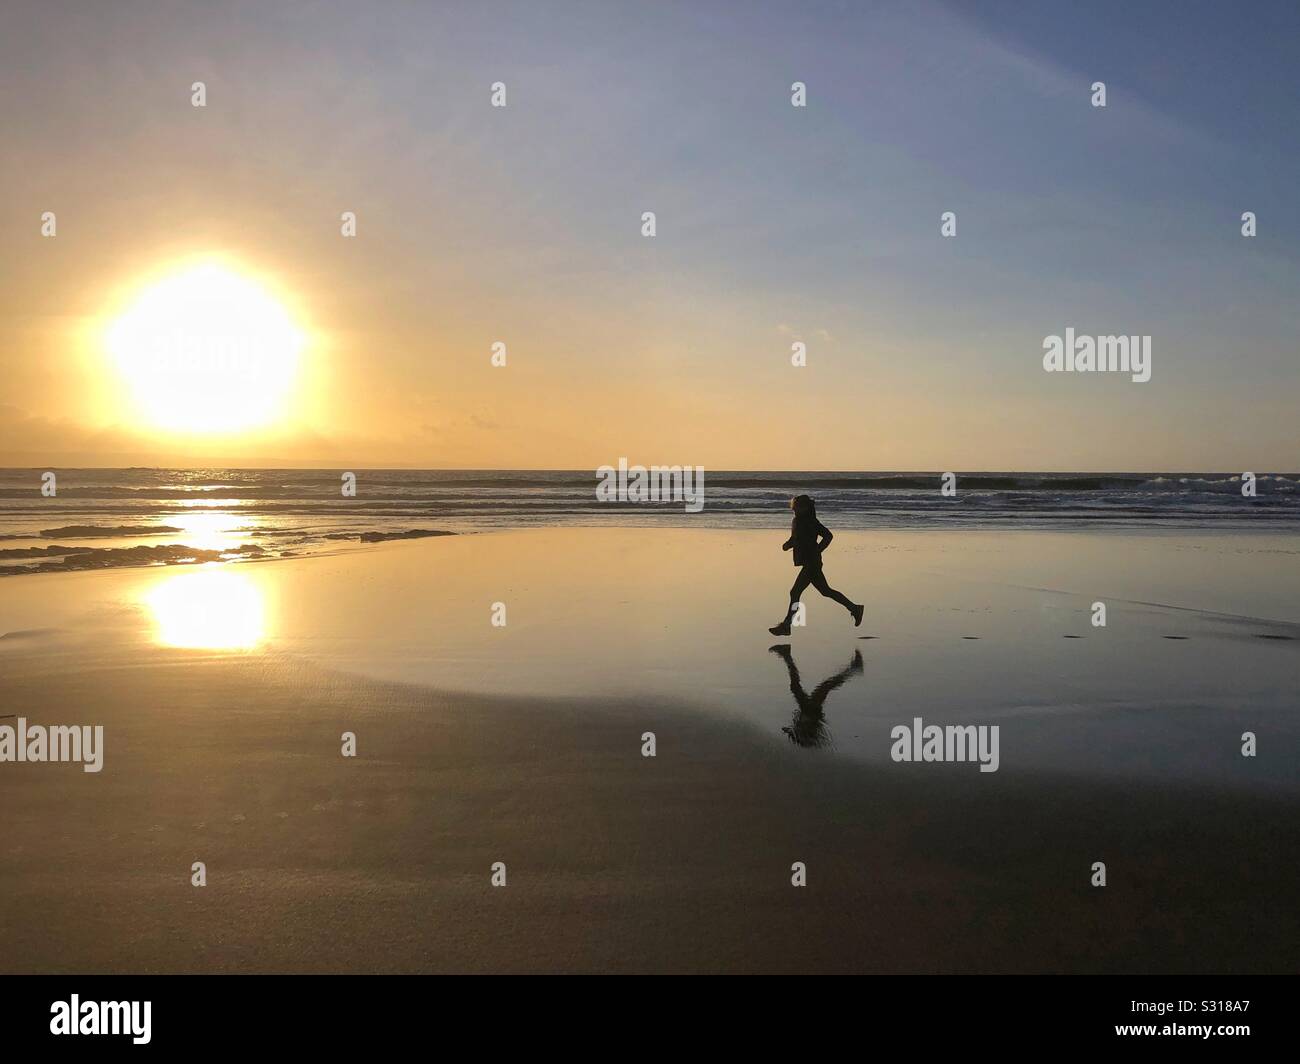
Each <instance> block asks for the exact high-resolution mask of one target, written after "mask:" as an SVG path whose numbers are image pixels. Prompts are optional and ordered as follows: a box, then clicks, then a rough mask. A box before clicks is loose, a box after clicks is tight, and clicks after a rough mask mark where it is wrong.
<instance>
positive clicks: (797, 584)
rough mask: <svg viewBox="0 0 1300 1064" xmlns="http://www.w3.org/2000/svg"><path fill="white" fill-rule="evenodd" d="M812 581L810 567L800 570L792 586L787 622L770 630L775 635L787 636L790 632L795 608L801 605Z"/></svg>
mask: <svg viewBox="0 0 1300 1064" xmlns="http://www.w3.org/2000/svg"><path fill="white" fill-rule="evenodd" d="M811 581H812V574H811V573H810V572H809V571H808V566H806V565H805V566H804V567H803V568H802V569H800V570H799V575H798V576H796V577H795V578H794V583H793V584H791V585H790V608H789V609H788V610H786V611H785V620H783V621H782V622H781V623H780V624H778V625H777V626H776V627H775V628H771V629H768V630H769V631H770V632H771V633H772V634H773V635H776V634H778V633H780V632H782V631H784V632H785V633H786V634H787V635H788V634H789V631H790V619H791V618H792V617H793V616H794V610H795V607H796V606H798V605H799V596H800V595H802V594H803V593H804V589H805V588H806V587H807V586H808V584H809V583H810V582H811Z"/></svg>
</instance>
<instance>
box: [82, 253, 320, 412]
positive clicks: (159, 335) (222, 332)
mask: <svg viewBox="0 0 1300 1064" xmlns="http://www.w3.org/2000/svg"><path fill="white" fill-rule="evenodd" d="M107 346H108V352H109V354H110V355H111V356H112V358H113V361H114V363H115V364H116V366H117V369H118V371H119V372H120V373H121V375H122V378H123V380H124V382H125V383H126V385H127V387H128V389H129V391H130V394H131V397H132V399H133V400H134V402H135V405H136V408H137V411H138V413H139V415H140V416H141V417H142V418H144V419H145V420H147V421H148V422H149V423H150V424H152V425H153V426H155V427H157V428H162V429H168V430H171V431H175V432H187V433H219V432H234V431H238V430H241V429H247V428H253V427H255V426H261V425H266V424H267V423H269V422H271V421H274V420H275V419H276V418H277V417H279V416H280V415H281V414H282V412H283V411H284V408H285V405H286V403H287V401H288V398H289V395H290V392H291V389H292V387H293V384H294V380H295V378H296V377H297V373H298V361H299V354H300V352H301V350H302V346H303V336H302V333H301V332H299V330H298V328H297V327H296V326H295V324H294V322H293V320H292V319H291V318H290V316H289V314H288V312H287V311H286V310H285V309H284V307H283V306H281V305H280V303H279V302H277V301H276V299H275V298H274V297H273V296H272V295H271V294H270V293H269V292H267V291H266V289H265V288H263V287H262V286H261V285H260V284H258V283H257V282H256V281H254V280H251V279H250V278H248V277H245V276H242V275H240V274H238V273H235V272H234V271H232V270H230V269H228V268H227V267H225V266H222V265H217V264H213V263H207V264H203V265H199V266H193V267H189V268H186V269H183V270H181V271H180V272H178V273H174V274H172V275H170V276H168V277H166V278H164V279H163V280H160V281H157V282H155V283H154V284H152V285H150V286H149V287H148V288H146V289H144V291H142V292H141V293H140V294H139V295H138V296H137V297H136V298H135V299H134V300H133V301H132V302H131V303H130V305H129V306H128V307H127V308H126V310H125V311H124V312H123V313H122V314H121V315H120V316H119V317H118V318H117V319H116V320H115V321H114V322H113V323H112V325H110V326H109V329H108V334H107Z"/></svg>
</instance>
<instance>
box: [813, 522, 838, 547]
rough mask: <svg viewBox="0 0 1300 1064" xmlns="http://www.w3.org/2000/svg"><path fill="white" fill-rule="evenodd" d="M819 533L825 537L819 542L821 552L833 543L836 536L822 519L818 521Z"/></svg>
mask: <svg viewBox="0 0 1300 1064" xmlns="http://www.w3.org/2000/svg"><path fill="white" fill-rule="evenodd" d="M817 535H818V536H821V537H823V538H822V540H821V542H820V543H818V544H817V553H818V554H821V553H823V552H825V550H826V548H827V547H829V546H830V545H831V540H833V539H834V538H835V536H834V534H833V533H832V532H831V530H830V529H829V528H827V527H826V526H825V525H823V524H822V523H821V522H820V521H819V522H818V523H817Z"/></svg>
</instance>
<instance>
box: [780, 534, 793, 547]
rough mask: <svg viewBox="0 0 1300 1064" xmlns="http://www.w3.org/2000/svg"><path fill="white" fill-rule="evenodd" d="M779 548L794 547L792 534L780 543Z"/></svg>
mask: <svg viewBox="0 0 1300 1064" xmlns="http://www.w3.org/2000/svg"><path fill="white" fill-rule="evenodd" d="M781 549H782V550H793V549H794V536H791V537H790V538H789V539H787V540H786V541H785V542H784V543H782V544H781Z"/></svg>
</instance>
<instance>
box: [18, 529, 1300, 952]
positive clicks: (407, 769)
mask: <svg viewBox="0 0 1300 1064" xmlns="http://www.w3.org/2000/svg"><path fill="white" fill-rule="evenodd" d="M963 536H964V538H963ZM561 542H562V543H563V549H561V547H560V544H561ZM777 544H778V545H779V540H777ZM772 551H773V535H772V534H771V533H761V532H742V533H727V532H720V531H714V530H706V531H698V532H697V531H690V530H654V531H652V530H647V529H566V530H548V531H537V532H520V533H509V532H503V533H490V534H481V535H467V536H458V537H448V538H445V539H437V540H423V541H415V542H410V543H397V544H383V545H381V546H377V547H374V548H369V549H362V550H353V551H349V552H344V553H340V554H337V555H334V556H331V557H324V558H311V559H302V560H286V561H277V562H269V563H261V564H240V565H224V566H221V565H217V566H202V567H192V568H183V567H175V568H168V569H156V568H155V569H135V570H119V571H114V572H104V573H74V574H68V575H66V576H64V575H44V574H42V575H33V576H23V577H14V578H10V579H7V580H5V581H4V582H3V585H0V658H2V659H3V668H2V670H0V699H2V701H3V710H2V711H3V712H6V713H13V714H15V715H22V716H24V717H25V718H26V719H27V720H29V721H31V722H32V723H45V724H95V725H102V726H103V728H104V736H105V739H104V763H103V768H102V771H100V772H98V773H87V772H83V771H82V769H81V767H79V766H77V765H75V764H6V765H4V766H3V771H0V801H3V803H4V808H5V810H6V830H5V833H4V836H3V841H2V842H0V851H2V852H3V861H0V900H2V901H3V903H4V904H3V906H2V907H0V967H2V968H3V970H5V971H7V972H33V971H44V972H74V971H80V972H117V971H140V972H229V971H259V972H325V971H367V972H415V971H455V972H479V971H481V972H487V971H573V972H589V971H619V972H660V971H678V972H691V971H738V972H778V971H779V972H786V971H908V972H936V971H944V972H948V971H963V972H969V971H979V972H1011V971H1029V972H1054V971H1072V972H1073V971H1079V972H1084V971H1102V970H1106V971H1131V972H1148V971H1156V972H1175V971H1192V972H1196V971H1220V972H1234V971H1290V970H1294V967H1295V963H1296V960H1297V956H1296V947H1295V943H1296V941H1298V940H1300V935H1297V931H1298V930H1300V928H1298V927H1297V917H1296V915H1295V907H1294V899H1295V897H1296V896H1297V888H1300V869H1298V868H1297V866H1296V863H1295V861H1294V855H1295V853H1296V847H1297V843H1298V842H1300V838H1298V836H1300V818H1298V817H1297V815H1296V814H1297V809H1298V808H1300V786H1298V785H1297V779H1296V774H1295V771H1294V766H1295V764H1296V763H1297V762H1296V757H1297V753H1300V742H1298V733H1297V728H1296V725H1295V721H1294V693H1295V690H1296V684H1295V680H1296V679H1297V678H1300V667H1298V663H1300V657H1297V654H1298V652H1300V642H1297V640H1296V636H1297V635H1298V634H1300V631H1298V629H1300V617H1298V616H1296V615H1295V606H1294V604H1295V603H1296V602H1297V601H1300V597H1298V596H1297V595H1296V593H1295V592H1296V588H1295V586H1294V583H1295V580H1296V573H1295V570H1296V567H1295V566H1294V548H1293V546H1292V545H1291V544H1289V543H1287V542H1286V541H1285V540H1284V539H1282V538H1281V537H1270V536H1264V535H1259V536H1252V535H1249V534H1247V535H1241V534H1238V535H1216V534H1213V533H1202V534H1183V535H1177V536H1175V535H1146V536H1143V535H1133V536H1123V535H1118V534H1105V535H1095V534H1089V533H1083V532H1080V533H1061V534H1047V533H1026V534H1023V535H1021V534H1005V533H964V534H951V533H940V532H935V533H926V532H915V533H906V532H891V533H879V534H876V533H845V534H843V535H842V536H839V537H837V538H836V543H835V546H834V548H833V552H834V560H833V562H832V561H831V560H830V556H829V555H828V563H827V564H828V573H829V574H830V575H831V576H832V579H833V581H834V582H835V583H836V584H837V585H838V586H844V587H846V588H847V587H853V588H855V589H861V591H862V597H863V599H864V600H865V601H866V602H867V603H868V615H867V621H866V622H865V623H864V626H863V628H862V629H861V630H855V629H853V628H852V627H851V625H850V624H849V623H848V622H847V621H846V620H845V619H844V618H843V616H842V614H840V615H838V616H837V615H834V614H832V613H831V612H830V607H829V606H828V605H827V604H824V603H821V602H817V601H813V602H811V603H810V617H809V624H808V626H807V628H805V629H802V630H800V629H796V630H795V633H794V634H793V636H792V637H791V638H790V639H789V640H786V641H783V642H785V643H787V644H788V645H789V648H790V649H789V652H788V653H789V657H790V659H791V660H792V661H793V662H794V663H795V665H796V671H797V673H798V674H799V676H800V680H799V684H800V686H801V687H802V688H804V689H806V691H807V692H812V691H814V690H815V688H816V686H817V685H818V684H820V683H821V682H822V681H823V680H825V679H827V678H828V677H830V676H832V675H837V674H840V673H845V674H846V675H845V676H844V678H843V679H842V681H841V684H840V686H839V687H838V688H836V689H835V690H832V691H830V692H829V694H828V695H827V696H826V699H825V703H824V719H822V720H818V721H815V722H809V721H807V720H804V721H803V726H801V725H800V714H799V712H798V704H797V700H796V699H794V698H792V697H791V696H792V688H791V684H792V679H793V677H792V675H791V672H790V669H789V668H788V667H787V665H786V663H785V658H784V657H783V656H782V655H781V654H778V653H774V652H773V651H772V650H770V649H769V648H770V647H771V646H772V645H773V643H774V642H781V641H774V640H773V639H772V638H771V637H770V636H768V635H767V633H766V632H765V631H764V627H765V625H766V624H769V623H774V621H775V620H776V617H775V616H772V615H773V614H774V613H776V614H778V615H779V607H780V604H781V600H782V597H783V593H784V584H785V583H786V582H788V580H789V577H790V572H789V570H788V569H787V568H782V567H780V566H779V564H778V563H779V556H778V560H777V561H773V560H772V557H771V555H772ZM1065 558H1069V559H1070V567H1069V573H1070V577H1069V580H1068V582H1067V581H1062V579H1060V578H1059V577H1056V578H1054V574H1056V573H1057V572H1058V571H1059V569H1060V566H1061V562H1062V559H1065ZM1153 559H1159V560H1160V561H1159V564H1155V563H1154V562H1153ZM760 562H761V564H760ZM756 565H758V567H757V568H755V566H756ZM756 572H757V573H761V574H762V577H763V578H762V579H761V580H759V579H755V578H754V573H756ZM1193 572H1194V573H1198V574H1199V576H1198V579H1197V580H1196V581H1191V580H1189V579H1188V575H1189V573H1193ZM584 576H585V579H584ZM1288 581H1289V583H1288ZM169 587H170V588H171V590H168V588H169ZM1193 587H1195V588H1196V589H1197V590H1196V591H1195V592H1194V593H1193V592H1191V591H1190V590H1188V589H1189V588H1193ZM1180 588H1181V589H1182V590H1180ZM177 589H179V590H177ZM1192 594H1194V595H1195V597H1194V598H1188V597H1187V596H1188V595H1192ZM1094 600H1104V601H1106V602H1107V603H1108V605H1109V616H1108V623H1107V626H1106V627H1105V628H1104V629H1099V628H1095V627H1093V626H1092V625H1091V624H1090V621H1089V617H1090V612H1089V608H1090V605H1091V603H1092V602H1093V601H1094ZM1247 600H1248V601H1249V602H1250V603H1252V604H1253V606H1254V609H1253V610H1251V611H1249V612H1247V611H1246V610H1243V609H1241V606H1242V605H1243V601H1247ZM496 603H504V604H505V606H506V609H507V623H506V624H505V626H504V627H494V626H493V625H492V623H491V616H492V609H493V606H494V604H496ZM863 637H869V638H863ZM857 652H860V653H861V655H862V662H861V667H860V668H856V667H852V662H853V656H854V654H855V653H857ZM916 717H922V718H924V719H926V720H927V721H931V720H932V721H935V722H937V723H939V724H945V723H950V722H959V723H965V722H970V723H980V724H998V725H999V726H1000V728H1001V735H1002V739H1001V759H1000V765H999V767H998V770H997V771H996V772H988V773H981V772H979V771H978V770H977V767H976V766H975V765H973V764H900V763H898V762H895V761H893V760H891V758H890V756H889V749H890V740H889V733H890V729H891V728H892V727H894V726H896V725H898V724H899V723H906V722H910V721H911V720H912V719H914V718H916ZM12 723H13V721H12V720H6V721H0V724H12ZM783 729H789V730H788V731H787V730H783ZM1246 730H1250V731H1253V732H1255V733H1256V734H1257V736H1258V745H1259V750H1258V754H1257V756H1256V757H1253V758H1245V757H1242V756H1241V738H1240V737H1241V735H1242V733H1243V731H1246ZM344 732H352V733H354V734H355V735H356V740H357V756H356V757H354V758H346V757H343V756H342V755H341V752H340V744H341V736H342V735H343V733H344ZM646 732H653V733H654V734H655V738H656V746H657V749H656V756H655V757H653V758H648V757H643V756H642V745H643V735H644V733H646ZM796 736H797V737H799V738H801V739H805V740H806V739H808V738H809V737H810V736H812V737H814V738H815V740H816V741H814V742H810V743H808V744H807V745H800V744H799V743H796V742H793V741H792V738H794V737H796ZM196 861H201V862H203V863H204V864H205V866H206V873H207V885H206V886H203V887H196V886H193V885H191V874H192V873H191V869H192V864H193V862H196ZM1097 861H1102V862H1105V864H1106V871H1107V883H1106V886H1104V887H1094V886H1091V885H1090V876H1091V871H1090V869H1091V867H1092V865H1093V863H1094V862H1097ZM494 862H503V863H504V864H505V866H506V877H507V878H506V885H505V886H503V887H494V886H492V885H491V882H490V879H491V874H492V866H493V864H494ZM795 862H802V863H803V864H804V866H805V867H806V874H807V886H806V887H795V886H792V883H791V877H792V870H791V869H792V864H794V863H795Z"/></svg>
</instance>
